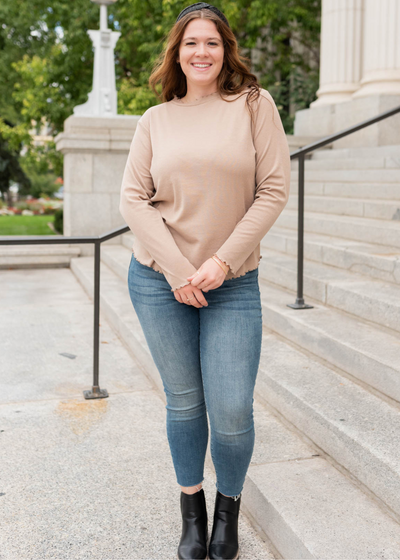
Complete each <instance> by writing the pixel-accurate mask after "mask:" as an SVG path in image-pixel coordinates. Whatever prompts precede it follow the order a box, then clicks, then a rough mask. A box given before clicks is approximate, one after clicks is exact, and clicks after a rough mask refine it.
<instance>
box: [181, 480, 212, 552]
mask: <svg viewBox="0 0 400 560" xmlns="http://www.w3.org/2000/svg"><path fill="white" fill-rule="evenodd" d="M181 513H182V535H181V539H180V542H179V546H178V555H177V556H178V560H195V559H196V560H197V559H198V560H204V559H207V558H208V555H207V540H208V518H207V508H206V499H205V495H204V490H203V488H202V489H201V490H200V491H199V492H195V493H194V494H185V493H184V492H181Z"/></svg>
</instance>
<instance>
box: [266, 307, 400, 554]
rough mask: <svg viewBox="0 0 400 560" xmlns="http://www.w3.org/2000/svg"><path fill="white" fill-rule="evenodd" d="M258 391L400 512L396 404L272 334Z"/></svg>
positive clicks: (399, 434)
mask: <svg viewBox="0 0 400 560" xmlns="http://www.w3.org/2000/svg"><path fill="white" fill-rule="evenodd" d="M309 312H311V311H310V310H309ZM256 390H257V394H258V395H260V396H261V397H263V398H264V399H265V400H266V401H267V402H268V403H269V404H270V405H271V406H272V407H273V408H275V409H276V410H277V411H278V412H279V413H280V414H282V416H283V417H284V418H286V419H287V420H289V422H291V423H292V424H293V426H296V428H297V429H298V430H300V431H301V432H302V433H304V434H305V435H306V436H307V437H308V438H310V440H311V441H312V442H313V443H315V445H317V446H318V447H319V448H320V449H322V450H323V451H324V452H325V453H327V454H328V455H329V456H330V457H331V458H333V459H334V460H335V461H337V463H338V464H340V465H342V466H343V467H344V468H345V469H347V471H348V472H349V473H351V474H352V475H353V476H354V477H355V478H356V479H357V480H358V481H360V482H361V483H362V484H364V485H365V487H367V488H369V489H370V490H371V491H372V492H373V493H374V494H375V496H377V497H378V498H380V499H381V500H382V501H383V502H385V503H386V504H387V505H388V506H389V507H390V508H391V509H392V510H393V511H394V512H396V514H397V515H399V514H400V493H399V492H398V489H399V488H400V455H399V448H400V410H399V408H396V407H394V406H391V405H390V404H388V403H387V402H384V401H382V400H381V399H380V398H379V397H377V396H376V395H373V394H371V393H370V392H368V391H366V390H365V389H364V388H363V387H361V386H360V385H358V384H356V383H353V382H352V381H351V380H349V379H347V378H346V377H345V376H342V375H339V374H338V373H337V372H335V371H333V370H332V369H331V368H328V367H326V366H324V365H322V364H321V363H318V362H317V361H315V359H313V358H312V357H308V356H306V355H305V354H303V353H301V352H299V351H298V350H296V349H295V348H293V347H291V346H289V345H288V344H287V343H285V342H283V341H282V340H279V339H278V338H277V337H276V335H268V336H267V337H266V338H264V340H263V347H262V359H261V364H260V371H259V374H258V378H257V389H256ZM345 558H346V556H345Z"/></svg>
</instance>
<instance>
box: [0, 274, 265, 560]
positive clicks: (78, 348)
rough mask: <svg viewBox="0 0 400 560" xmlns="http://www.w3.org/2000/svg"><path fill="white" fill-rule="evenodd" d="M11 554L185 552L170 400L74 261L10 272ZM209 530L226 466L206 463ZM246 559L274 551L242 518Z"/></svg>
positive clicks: (0, 329)
mask: <svg viewBox="0 0 400 560" xmlns="http://www.w3.org/2000/svg"><path fill="white" fill-rule="evenodd" d="M0 310H1V312H0V340H1V357H0V384H1V392H0V464H1V468H0V558H1V560H14V559H15V560H17V559H18V560H24V559H30V560H42V559H47V558H52V559H57V560H59V559H68V560H72V559H82V558H85V559H91V560H97V559H101V560H109V559H110V560H111V559H120V560H133V559H146V560H147V559H149V560H150V559H151V560H167V559H169V558H171V559H173V558H176V549H177V544H178V542H179V537H180V531H181V518H180V510H179V496H180V489H179V486H178V485H177V483H176V479H175V473H174V470H173V465H172V460H171V458H170V453H169V447H168V442H167V436H166V428H165V408H164V403H163V401H162V400H161V398H160V396H159V395H158V394H157V392H156V391H155V390H154V389H153V387H152V385H151V383H150V381H149V380H148V379H147V378H146V376H145V375H144V374H143V372H142V371H141V370H140V369H139V368H138V366H137V365H136V364H135V362H134V360H133V359H132V357H131V356H130V354H129V353H128V352H127V350H126V349H125V347H124V346H123V345H122V344H121V342H120V340H119V339H118V338H117V337H116V335H115V334H114V332H113V331H112V330H111V329H110V327H109V326H108V325H107V323H106V322H105V321H104V320H103V319H101V332H100V340H101V356H100V386H101V387H102V388H103V387H104V388H106V389H107V390H108V391H109V393H110V398H108V399H100V400H96V401H86V400H85V399H84V398H83V394H82V391H83V390H84V389H90V388H91V384H92V321H93V307H92V304H91V302H90V300H89V299H88V297H87V296H86V294H85V292H84V291H83V289H82V288H81V286H80V284H79V283H78V282H77V280H76V279H75V277H74V276H73V275H72V273H71V272H70V270H68V269H50V270H14V271H11V270H10V271H0ZM204 488H205V492H206V498H207V505H208V511H209V518H210V519H209V523H210V525H209V530H210V532H211V528H212V512H213V506H214V498H215V475H214V473H213V472H212V470H211V469H210V468H208V467H206V469H205V483H204ZM239 533H240V544H241V551H242V552H241V560H250V559H251V560H269V559H273V558H274V557H273V555H272V553H271V552H270V550H269V549H268V547H267V546H266V544H265V543H264V542H263V541H262V540H261V538H260V537H259V535H258V534H257V533H256V531H255V530H254V529H253V527H252V526H251V525H250V523H249V522H248V520H247V519H246V518H245V516H244V515H241V516H240V528H239Z"/></svg>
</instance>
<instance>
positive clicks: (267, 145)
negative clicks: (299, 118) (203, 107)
mask: <svg viewBox="0 0 400 560" xmlns="http://www.w3.org/2000/svg"><path fill="white" fill-rule="evenodd" d="M255 109H256V115H255V123H254V130H253V144H254V148H255V150H256V156H255V157H256V176H255V199H254V203H253V204H252V205H251V207H250V208H249V209H248V211H247V212H246V213H245V215H244V216H243V218H242V219H241V220H240V221H239V222H238V223H237V225H236V227H235V228H234V230H233V232H232V233H231V234H230V236H229V237H228V238H227V239H226V241H225V242H224V243H223V245H222V246H221V247H220V248H219V250H218V251H217V252H216V254H217V256H218V257H219V258H220V259H221V260H222V261H224V262H225V263H226V264H227V265H229V267H230V269H231V270H232V272H233V273H234V274H236V272H237V271H238V269H239V268H240V267H241V266H242V264H243V263H244V261H245V260H246V259H247V258H248V256H249V255H250V254H251V253H252V252H253V251H254V250H255V248H256V247H257V246H258V244H259V243H260V241H261V240H262V238H263V237H264V236H265V235H266V233H267V232H268V231H269V229H270V228H271V227H272V225H273V224H274V222H275V221H276V220H277V218H278V216H279V214H280V213H281V212H282V210H283V209H284V207H285V206H286V203H287V201H288V198H289V190H290V153H289V146H288V143H287V140H286V135H285V131H284V128H283V125H282V121H281V119H280V116H279V113H278V110H277V108H276V105H275V103H274V100H273V99H272V97H271V95H270V94H269V93H268V92H267V91H265V90H264V91H263V94H261V95H260V97H259V99H258V107H256V108H255Z"/></svg>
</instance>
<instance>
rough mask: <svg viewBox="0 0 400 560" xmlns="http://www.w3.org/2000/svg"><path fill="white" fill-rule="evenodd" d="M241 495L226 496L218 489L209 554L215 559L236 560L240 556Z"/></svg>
mask: <svg viewBox="0 0 400 560" xmlns="http://www.w3.org/2000/svg"><path fill="white" fill-rule="evenodd" d="M240 500H241V496H240V497H239V498H238V499H237V500H236V501H235V499H234V498H230V497H228V496H224V495H223V494H221V492H219V491H218V490H217V496H216V498H215V512H214V525H213V529H212V533H211V539H210V547H209V551H208V555H209V558H210V559H213V560H236V559H237V558H239V542H238V521H239V510H240Z"/></svg>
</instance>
